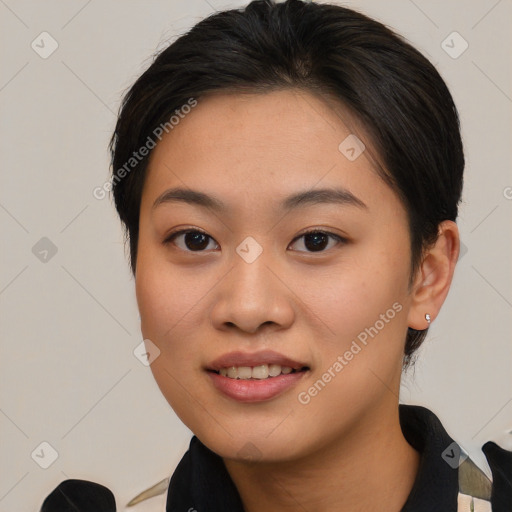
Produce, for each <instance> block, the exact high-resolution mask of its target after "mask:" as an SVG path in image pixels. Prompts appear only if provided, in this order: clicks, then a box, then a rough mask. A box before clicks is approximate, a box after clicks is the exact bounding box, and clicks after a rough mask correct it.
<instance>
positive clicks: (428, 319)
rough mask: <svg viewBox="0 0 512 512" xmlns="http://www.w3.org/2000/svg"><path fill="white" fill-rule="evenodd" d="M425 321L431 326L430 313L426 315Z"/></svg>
mask: <svg viewBox="0 0 512 512" xmlns="http://www.w3.org/2000/svg"><path fill="white" fill-rule="evenodd" d="M425 320H426V321H427V323H428V324H430V315H429V314H428V313H427V314H426V315H425Z"/></svg>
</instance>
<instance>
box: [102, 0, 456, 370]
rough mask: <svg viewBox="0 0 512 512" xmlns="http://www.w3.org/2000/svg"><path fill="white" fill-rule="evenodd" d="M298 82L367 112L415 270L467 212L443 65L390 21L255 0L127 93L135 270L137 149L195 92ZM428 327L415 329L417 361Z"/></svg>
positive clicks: (184, 43) (143, 163)
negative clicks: (447, 223) (402, 212)
mask: <svg viewBox="0 0 512 512" xmlns="http://www.w3.org/2000/svg"><path fill="white" fill-rule="evenodd" d="M290 88H299V89H302V90H305V91H309V92H312V93H314V94H317V95H318V94H320V95H322V96H325V97H326V98H327V97H330V98H332V97H334V98H335V99H337V100H338V102H339V104H340V105H342V106H343V107H344V108H345V109H348V112H350V113H351V114H353V116H354V118H355V119H357V120H358V121H360V122H361V124H362V126H363V128H364V130H365V132H366V133H367V134H368V135H369V139H370V143H371V146H372V147H373V148H374V151H375V155H376V159H377V160H379V161H380V162H381V163H382V165H377V169H378V172H379V174H380V175H381V177H383V178H384V179H385V180H386V181H387V182H388V183H389V184H390V186H391V187H392V188H393V189H394V190H395V192H396V193H397V195H398V196H399V198H400V199H401V201H402V202H403V204H404V207H405V209H406V210H407V213H408V218H409V226H410V236H411V272H412V274H411V276H412V275H413V274H414V271H415V270H416V269H417V267H418V265H419V263H420V262H421V258H422V255H423V251H424V249H425V248H427V247H428V246H430V245H431V244H432V243H433V242H435V240H436V239H437V236H438V226H439V223H440V222H442V221H443V220H455V219H456V217H457V211H458V203H459V201H460V196H461V193H462V175H463V169H464V154H463V147H462V140H461V135H460V127H459V118H458V113H457V109H456V107H455V105H454V102H453V99H452V97H451V94H450V92H449V90H448V88H447V86H446V84H445V83H444V81H443V79H442V78H441V76H440V75H439V73H438V72H437V71H436V69H435V68H434V66H433V65H432V64H431V63H430V62H429V61H428V60H427V59H426V58H425V57H423V55H421V53H420V52H419V51H417V50H416V49H414V48H413V47H412V46H411V45H410V44H408V43H407V42H406V41H405V40H404V39H403V38H401V37H400V36H399V35H397V34H395V33H394V32H392V31H391V30H390V29H389V28H387V27H386V26H384V25H383V24H381V23H379V22H377V21H375V20H373V19H371V18H368V17H367V16H365V15H363V14H360V13H358V12H355V11H353V10H351V9H347V8H344V7H341V6H337V5H329V4H315V3H305V2H302V1H300V0H287V1H285V2H283V3H279V4H275V3H274V2H273V0H255V1H253V2H251V3H250V4H249V5H247V7H245V9H232V10H227V11H223V12H217V13H214V14H212V15H210V16H209V17H207V18H205V19H203V20H202V21H200V22H199V23H197V24H196V25H195V26H194V27H193V28H192V29H190V31H188V32H187V33H186V34H184V35H182V36H180V37H179V38H178V39H176V40H175V41H174V42H173V43H172V44H170V46H168V47H167V48H166V49H164V50H163V51H162V52H161V53H160V54H159V55H158V56H156V58H155V60H154V62H153V63H152V64H151V66H150V67H149V68H148V69H147V70H146V71H145V72H144V73H143V74H142V75H141V76H140V77H139V78H138V80H137V81H136V82H135V83H134V85H133V86H132V87H131V89H130V90H129V91H128V92H127V94H126V96H125V97H124V100H123V102H122V105H121V108H120V112H119V117H118V120H117V124H116V127H115V132H114V134H113V136H112V139H111V141H110V150H111V156H112V162H111V163H112V172H113V176H112V188H113V194H114V199H115V205H116V208H117V211H118V213H119V216H120V218H121V221H122V222H123V224H124V227H125V230H126V231H125V232H126V235H127V238H128V240H129V244H130V258H131V268H132V271H133V272H134V273H135V268H136V258H137V243H138V230H139V211H140V202H141V194H142V188H143V184H144V179H145V171H146V167H147V163H148V158H149V155H146V156H145V157H144V158H141V159H140V161H139V160H137V161H136V162H132V163H134V165H133V166H132V167H133V169H129V170H127V169H126V163H127V162H128V161H130V158H132V159H133V153H134V151H135V150H137V149H139V148H141V147H142V146H144V145H145V144H147V141H148V140H149V138H150V136H151V134H152V133H154V131H155V128H156V127H158V126H161V125H164V124H165V123H168V121H169V118H170V117H171V116H172V115H173V114H174V113H175V112H176V111H177V109H180V108H181V107H182V106H183V105H186V104H187V103H189V102H190V100H191V98H194V99H195V100H198V99H200V98H201V97H202V96H205V95H206V94H207V93H212V92H215V91H220V92H233V93H237V92H238V93H242V92H261V93H264V92H270V91H273V90H278V89H290ZM122 168H124V169H125V172H124V173H121V172H119V173H117V171H116V170H119V171H120V170H121V169H122ZM120 178H122V179H120ZM426 332H427V331H426V330H425V331H417V330H414V329H411V328H409V330H408V333H407V339H406V343H405V352H404V361H405V363H406V365H407V364H409V363H410V362H411V355H412V354H413V352H414V351H415V350H416V349H417V348H418V347H419V346H420V344H421V343H422V342H423V340H424V338H425V335H426Z"/></svg>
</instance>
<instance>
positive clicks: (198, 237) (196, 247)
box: [164, 229, 217, 252]
mask: <svg viewBox="0 0 512 512" xmlns="http://www.w3.org/2000/svg"><path fill="white" fill-rule="evenodd" d="M210 241H211V242H214V240H213V238H212V237H211V236H209V235H207V234H206V233H204V232H203V231H199V230H197V229H193V230H192V229H189V230H182V231H178V232H176V233H172V234H171V235H170V236H168V237H167V238H166V239H165V240H164V244H165V245H167V244H169V243H173V244H175V245H176V246H178V247H179V248H180V249H182V250H183V251H187V252H203V251H204V250H205V249H207V248H208V245H209V244H210ZM215 245H217V244H215ZM211 248H212V247H210V249H211ZM213 248H215V247H213Z"/></svg>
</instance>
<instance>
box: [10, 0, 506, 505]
mask: <svg viewBox="0 0 512 512" xmlns="http://www.w3.org/2000/svg"><path fill="white" fill-rule="evenodd" d="M339 3H341V2H339ZM245 4H246V2H242V1H236V2H235V1H220V0H187V1H185V0H183V1H182V0H179V1H178V0H177V1H174V0H173V1H170V0H166V1H153V2H143V1H124V2H121V1H116V0H102V1H101V2H100V1H98V0H96V1H95V0H89V1H86V0H81V1H66V2H64V1H36V0H32V1H23V0H19V1H15V0H0V52H1V55H0V58H1V72H0V73H1V74H0V109H1V116H0V154H1V156H2V158H1V165H2V174H1V189H0V222H1V227H2V232H3V235H2V240H3V244H2V251H1V272H0V301H1V308H2V313H1V314H2V322H1V335H2V352H1V359H0V364H1V402H0V430H1V467H0V471H1V473H0V475H1V476H0V510H1V511H5V512H6V511H13V510H16V511H18V510H27V511H29V510H32V511H36V510H38V508H39V507H40V505H41V502H42V499H43V498H44V497H45V496H46V495H47V494H48V493H49V492H50V491H51V490H52V489H53V488H54V487H55V486H56V485H57V484H58V483H59V482H60V481H62V480H64V479H65V478H68V477H72V478H85V479H90V480H94V481H98V482H101V483H103V484H105V485H107V486H108V487H110V488H111V489H112V491H113V492H114V494H115V495H116V498H117V501H118V507H119V509H120V510H122V509H123V506H124V504H125V503H126V502H127V501H128V499H130V498H131V497H133V496H134V495H135V494H137V493H138V492H139V491H140V490H142V489H144V488H146V487H148V486H149V485H152V484H153V483H156V482H157V481H159V480H161V479H162V478H164V477H166V476H168V475H170V474H171V472H172V470H173V469H174V467H175V465H176V464H177V462H178V461H179V459H180V458H181V456H182V454H183V453H184V451H185V450H186V448H187V446H188V442H189V439H190V435H191V434H190V432H189V431H188V430H187V429H186V428H185V427H184V426H183V425H182V424H181V423H180V421H179V420H178V419H177V418H176V417H175V415H174V413H173V412H172V410H171V409H170V407H169V406H168V405H167V402H166V401H165V400H164V398H163V397H162V396H161V394H160V391H159V390H158V388H157V386H156V384H155V383H154V381H153V377H152V375H151V372H150V370H149V368H147V367H145V366H143V365H142V364H141V363H140V362H139V360H138V359H136V358H135V357H134V355H133V350H134V348H135V347H136V346H137V345H138V344H139V343H140V341H141V339H142V338H141V335H140V332H139V317H138V313H137V309H136V304H135V299H134V291H133V280H132V278H131V275H130V272H129V268H128V263H127V259H126V258H125V254H124V249H123V237H122V232H121V228H120V224H119V222H118V219H117V218H116V215H115V213H114V208H113V206H112V204H111V202H110V200H109V199H108V198H107V199H103V200H97V199H95V198H94V197H93V195H92V190H93V188H94V187H96V186H101V185H102V184H103V183H104V182H105V180H106V179H107V177H108V165H109V160H108V153H107V143H108V140H109V137H110V135H111V132H112V129H113V126H114V121H115V113H116V111H117V108H118V106H119V101H120V98H121V95H122V92H123V91H124V90H125V89H126V88H127V87H128V86H129V85H130V84H131V83H132V82H133V81H134V80H135V78H136V77H137V76H138V75H139V74H140V73H141V72H142V71H143V70H144V69H145V68H146V67H147V66H148V65H149V64H150V62H151V56H152V54H153V53H154V52H155V51H156V50H157V49H161V48H162V47H163V46H164V45H165V42H166V41H167V40H170V39H173V38H174V37H176V35H177V34H179V33H182V32H183V31H185V30H186V29H187V28H189V27H190V26H191V25H192V24H194V23H195V22H197V21H199V19H201V18H203V17H204V16H206V15H208V14H210V13H211V12H213V11H214V10H219V9H224V8H228V7H237V6H242V5H245ZM343 5H348V6H352V7H354V8H357V9H359V10H361V11H363V12H365V13H367V14H369V15H371V16H373V17H375V18H377V19H379V20H380V21H382V22H384V23H386V24H387V25H389V26H391V27H392V28H394V29H396V30H397V31H398V32H400V33H402V34H403V35H404V36H405V37H406V38H407V39H409V40H410V41H411V42H412V43H413V44H414V45H416V46H417V47H418V48H419V49H420V50H421V51H423V52H424V54H425V55H427V56H428V57H429V58H430V59H431V60H432V62H433V63H434V64H435V65H436V66H437V67H438V69H439V70H440V72H441V74H442V75H443V77H444V78H445V80H446V81H447V83H448V85H449V87H450V88H451V90H452V93H453V95H454V98H455V101H456V103H457V105H458V108H459V110H460V114H461V119H462V125H463V136H464V140H465V145H466V155H467V168H466V179H465V190H464V203H463V205H462V206H461V212H460V219H459V226H460V231H461V235H462V241H463V243H464V244H465V247H466V248H467V252H466V253H465V254H463V256H462V258H461V259H460V261H459V264H458V267H457V270H456V273H455V279H454V283H453V286H452V289H451V291H450V294H449V297H448V299H447V302H446V303H445V306H444V309H443V310H442V313H441V315H440V316H439V317H438V318H437V319H436V321H435V323H434V325H433V326H432V328H431V333H430V335H429V338H428V342H427V343H426V344H425V346H424V348H423V349H422V352H421V358H420V361H419V362H418V364H417V366H416V370H415V373H414V374H413V373H412V372H411V374H410V375H408V376H406V377H405V379H404V383H403V389H402V396H401V399H402V401H403V402H406V403H415V404H423V405H426V406H428V407H429V408H431V409H432V410H433V411H434V412H436V413H437V414H438V415H439V417H440V418H441V420H442V421H443V423H444V426H445V427H446V429H447V430H448V432H449V433H450V434H451V435H452V437H454V438H455V439H456V440H458V441H459V443H460V444H461V445H462V446H463V447H464V448H465V449H466V450H467V451H469V453H470V455H471V456H472V457H474V459H475V460H476V461H477V462H478V463H479V464H480V465H481V466H482V468H484V470H486V471H488V468H487V467H486V463H485V458H483V457H482V455H481V453H480V452H479V449H480V446H481V445H482V444H483V443H484V442H485V441H487V440H489V439H497V440H499V439H500V440H501V442H502V444H504V443H506V442H507V440H506V437H507V434H505V432H506V431H507V430H510V428H512V419H511V418H512V389H511V386H510V382H511V381H510V377H511V370H510V368H511V355H512V354H511V350H512V345H511V343H510V341H511V331H512V329H511V307H512V305H511V302H512V293H511V266H510V262H511V237H510V233H511V208H512V200H511V198H512V188H511V187H512V177H511V175H510V168H511V158H510V146H511V140H510V134H511V115H510V114H511V105H512V100H511V97H512V93H511V87H510V74H511V73H510V71H511V67H510V60H509V57H510V48H511V44H512V41H511V33H512V31H511V30H510V19H511V18H512V2H511V1H510V0H501V1H488V0H472V1H465V2H462V1H455V0H451V1H446V0H436V1H426V0H415V1H408V0H394V1H386V2H382V1H378V0H355V1H347V2H343ZM43 31H46V32H48V33H49V34H51V36H52V37H53V38H54V39H55V40H56V41H57V43H58V45H59V46H58V48H57V50H56V51H55V52H54V53H53V54H52V55H50V56H49V57H48V58H46V59H43V58H41V57H40V56H39V54H38V53H36V52H35V51H34V50H33V49H32V47H31V43H32V41H34V40H36V43H37V42H38V41H39V45H40V46H42V43H40V38H38V36H39V34H41V32H43ZM453 31H457V32H458V33H460V34H461V36H462V37H463V38H464V40H466V41H467V43H468V44H469V47H468V49H467V50H466V51H465V52H464V53H463V54H462V55H460V56H459V57H458V58H456V59H454V58H452V57H451V56H449V55H448V54H447V53H446V52H445V51H444V49H443V48H442V46H441V45H442V42H443V41H444V40H445V39H446V38H447V36H449V35H450V34H451V33H452V32H453ZM45 37H46V36H45ZM448 43H449V44H451V45H452V46H455V50H457V48H458V49H460V48H461V46H460V44H461V41H460V40H455V42H454V43H450V39H448ZM445 44H446V43H445ZM458 45H459V46H458ZM45 48H46V49H48V48H49V40H48V39H46V43H45ZM42 237H47V238H48V239H50V240H51V241H52V242H53V244H55V246H56V247H57V249H58V251H57V253H56V254H55V255H54V256H53V257H51V258H50V257H49V256H50V255H51V253H50V254H49V256H48V261H46V262H43V261H40V259H39V258H38V257H36V255H35V254H34V253H33V252H32V248H33V246H34V245H35V244H36V243H37V242H38V241H39V240H40V239H41V238H42ZM42 256H43V255H42V254H40V257H42ZM508 437H511V436H510V435H509V436H508ZM43 441H46V442H48V443H50V444H51V445H52V446H53V447H54V449H55V450H56V451H57V452H58V455H59V456H58V459H57V460H56V461H55V462H54V463H53V464H52V465H51V466H50V467H49V468H48V469H42V468H41V467H40V466H39V465H38V464H37V463H36V462H35V460H33V458H32V457H31V453H32V452H33V451H34V450H35V449H36V448H37V447H38V446H39V445H40V443H41V442H43ZM509 449H510V445H509ZM43 451H44V450H43ZM36 453H39V454H41V451H40V450H39V452H36ZM45 456H48V451H46V452H45ZM34 457H35V456H34ZM35 458H37V457H35ZM42 459H43V457H40V458H39V461H41V460H42Z"/></svg>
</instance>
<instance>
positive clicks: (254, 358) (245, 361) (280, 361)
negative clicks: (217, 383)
mask: <svg viewBox="0 0 512 512" xmlns="http://www.w3.org/2000/svg"><path fill="white" fill-rule="evenodd" d="M264 364H267V365H271V364H273V365H280V366H282V367H285V366H288V367H289V368H292V369H293V370H297V371H298V370H301V369H303V368H308V369H309V367H308V366H307V364H306V363H303V362H300V361H295V360H294V359H290V358H289V357H286V356H284V355H282V354H279V353H278V352H274V351H272V350H265V351H261V352H255V353H253V354H248V353H246V352H230V353H228V354H224V355H222V356H220V357H218V358H217V359H215V360H213V361H212V362H211V363H210V364H209V365H208V366H207V368H206V369H207V370H210V371H215V372H219V371H220V370H221V369H222V368H229V367H232V366H235V367H243V366H250V367H255V366H261V365H264Z"/></svg>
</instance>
